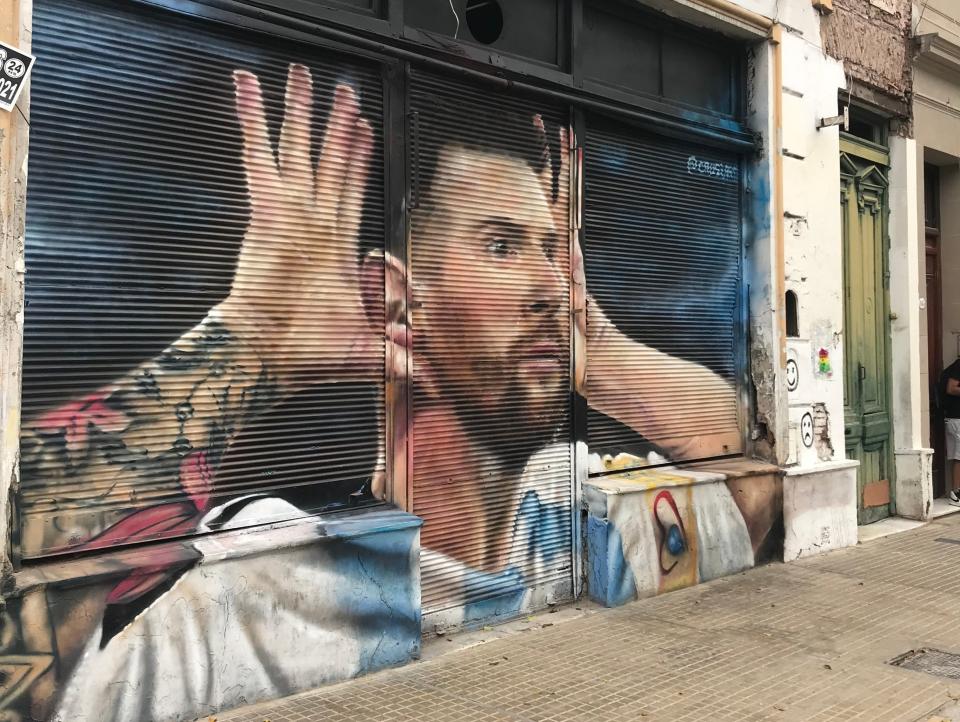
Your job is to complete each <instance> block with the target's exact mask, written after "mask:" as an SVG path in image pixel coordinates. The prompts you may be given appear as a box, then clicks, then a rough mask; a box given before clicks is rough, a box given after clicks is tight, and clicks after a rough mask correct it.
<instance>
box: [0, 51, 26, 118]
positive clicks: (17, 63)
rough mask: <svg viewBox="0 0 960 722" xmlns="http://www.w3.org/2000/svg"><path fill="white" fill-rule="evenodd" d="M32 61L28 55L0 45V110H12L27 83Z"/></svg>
mask: <svg viewBox="0 0 960 722" xmlns="http://www.w3.org/2000/svg"><path fill="white" fill-rule="evenodd" d="M33 60H34V58H33V56H32V55H30V54H29V53H25V52H23V51H22V50H17V49H16V48H14V47H11V46H9V45H4V44H2V43H0V109H2V110H13V106H14V104H15V103H16V102H17V98H19V97H20V91H21V90H23V86H24V84H25V83H26V82H27V77H28V76H29V74H30V69H31V68H32V67H33Z"/></svg>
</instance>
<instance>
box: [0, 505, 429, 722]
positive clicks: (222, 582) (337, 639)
mask: <svg viewBox="0 0 960 722" xmlns="http://www.w3.org/2000/svg"><path fill="white" fill-rule="evenodd" d="M255 503H259V504H270V503H273V504H276V503H283V502H279V500H274V499H268V498H264V499H261V500H258V501H256V502H255ZM251 506H252V505H251ZM261 512H262V510H256V509H254V510H252V511H250V514H254V515H256V514H260V513H261ZM243 514H244V512H242V511H241V512H240V513H239V514H237V516H236V517H234V519H235V520H236V524H237V526H236V527H235V528H234V529H233V530H232V531H227V532H224V533H221V534H214V535H210V536H204V537H199V538H195V539H193V540H189V541H184V542H173V543H169V544H163V545H157V546H155V547H151V548H150V549H149V550H148V551H139V552H118V553H116V554H114V555H105V556H100V557H96V558H91V559H87V560H77V561H73V562H63V563H60V564H45V565H41V566H38V567H34V568H31V569H29V570H26V571H25V572H23V573H20V574H18V579H17V581H18V587H19V588H18V589H17V590H16V592H15V593H14V594H13V595H11V596H10V597H8V598H7V599H6V602H7V608H6V612H7V614H8V615H14V616H15V617H16V618H18V627H19V629H18V630H16V632H15V634H16V635H17V639H18V645H17V646H15V647H13V648H8V649H7V650H5V653H4V654H3V655H0V669H5V670H7V669H9V670H12V669H14V668H16V671H17V679H15V680H13V681H14V685H13V688H12V692H13V693H14V694H13V697H8V698H7V699H6V700H4V702H5V704H6V705H7V707H6V708H7V709H8V710H10V711H12V712H14V713H18V714H20V717H15V718H16V719H20V718H21V717H22V718H23V719H50V720H57V721H58V722H146V720H188V719H195V718H198V717H206V716H207V715H212V714H214V713H215V712H217V711H218V710H222V709H229V708H232V707H236V706H240V705H244V704H250V703H253V702H256V701H260V700H267V699H272V698H276V697H280V696H285V695H289V694H292V693H295V692H299V691H302V690H306V689H310V688H313V687H317V686H319V685H322V684H327V683H330V682H335V681H340V680H344V679H349V678H352V677H355V676H357V675H359V674H363V673H366V672H370V671H374V670H377V669H382V668H384V667H387V666H392V665H396V664H400V663H403V662H406V661H409V660H410V659H412V658H415V657H417V656H418V655H419V651H420V639H421V629H420V626H421V625H420V566H419V531H420V524H421V522H420V519H418V518H417V517H414V516H412V515H410V514H406V513H403V512H399V511H394V510H364V511H358V512H356V513H353V514H348V515H344V516H338V517H330V518H317V517H312V518H307V519H301V520H298V521H296V522H290V523H286V524H279V525H274V526H273V527H270V528H266V529H264V528H260V529H249V528H246V529H244V528H243V525H244V519H243ZM259 518H262V516H260V517H259ZM158 574H159V575H160V579H161V580H162V582H161V583H160V584H159V585H156V586H149V585H152V584H154V582H155V581H156V579H157V577H156V575H158ZM145 588H146V589H149V590H150V591H148V592H145V593H142V594H141V593H139V591H138V590H141V589H145ZM38 645H39V646H38ZM40 652H45V654H41V653H40ZM8 686H9V685H8ZM4 691H6V692H8V693H10V692H11V690H10V689H6V690H5V689H4V686H3V685H0V692H4ZM3 696H5V695H0V699H2V698H3ZM0 716H2V715H0Z"/></svg>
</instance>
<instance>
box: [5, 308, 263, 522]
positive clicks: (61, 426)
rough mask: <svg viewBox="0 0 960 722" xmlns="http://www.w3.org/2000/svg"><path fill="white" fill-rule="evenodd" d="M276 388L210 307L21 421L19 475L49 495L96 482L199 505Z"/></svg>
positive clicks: (119, 491)
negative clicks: (141, 354)
mask: <svg viewBox="0 0 960 722" xmlns="http://www.w3.org/2000/svg"><path fill="white" fill-rule="evenodd" d="M280 395H281V390H280V387H279V385H278V384H277V382H276V378H275V376H274V375H273V374H272V373H271V371H270V369H268V368H267V367H266V366H265V365H264V363H263V361H262V360H261V358H260V357H259V356H258V355H257V354H256V353H255V352H253V350H252V349H251V348H250V347H249V346H248V345H247V344H245V343H244V342H243V341H242V339H241V338H240V337H238V336H237V335H236V334H234V333H232V332H231V330H230V328H229V327H228V326H227V325H226V324H225V323H224V322H223V320H222V319H221V318H220V317H219V314H218V313H217V311H216V310H214V311H211V313H210V314H209V315H208V316H207V318H206V319H205V320H204V321H203V322H202V323H201V324H200V325H198V326H197V327H196V328H194V329H193V330H191V331H189V332H188V333H186V334H185V335H184V336H182V337H181V338H180V339H178V340H177V341H176V342H175V343H174V344H173V345H171V346H170V347H169V348H167V349H166V350H165V351H163V352H162V353H161V354H160V355H158V356H157V357H155V358H153V359H151V360H149V361H147V362H145V363H143V364H141V365H140V366H139V367H137V368H136V369H134V370H133V371H132V372H130V373H129V374H128V375H126V376H124V377H122V378H120V379H118V380H117V381H116V382H115V383H113V384H111V385H109V386H107V387H104V388H102V389H100V390H98V391H97V392H94V393H93V394H90V395H88V396H86V397H85V398H83V399H81V400H79V401H74V402H72V403H70V404H67V405H66V406H63V407H61V408H58V409H55V410H53V411H51V412H48V413H46V414H44V415H43V416H40V417H39V418H35V419H32V420H27V421H25V422H24V424H23V429H22V436H21V469H22V472H23V476H24V479H29V480H31V482H30V483H31V485H33V484H34V483H37V482H39V483H41V484H43V486H44V487H45V491H46V494H47V496H48V498H50V497H52V498H54V499H57V500H58V501H69V495H70V490H71V489H77V490H82V494H83V495H84V496H85V498H88V499H89V497H90V495H91V491H92V490H96V491H95V492H94V493H95V495H96V496H98V497H99V498H101V499H102V500H103V501H109V502H110V503H111V504H113V503H114V502H116V503H117V504H118V505H120V506H125V505H128V506H129V507H131V508H136V507H140V506H142V505H143V503H144V502H145V501H147V499H149V500H150V501H151V502H152V503H163V502H164V501H172V500H174V499H177V498H182V495H181V492H183V491H185V492H186V493H187V494H188V495H189V497H190V499H191V500H192V501H193V503H194V504H195V505H196V506H197V508H198V509H200V510H202V509H203V508H205V507H206V506H207V504H208V503H209V500H210V495H211V494H212V492H213V491H214V479H215V476H216V474H217V472H218V470H219V468H220V463H221V460H222V457H223V454H224V451H225V450H226V448H227V447H228V445H229V444H230V442H231V440H232V439H233V438H234V437H235V436H236V434H237V433H238V432H239V431H240V430H241V429H242V428H243V427H244V426H245V425H246V424H247V423H248V421H249V420H250V419H251V418H253V417H254V416H256V415H257V414H260V413H262V412H263V411H264V410H266V409H268V408H269V407H270V406H272V405H273V404H275V403H276V402H277V401H278V400H279V398H280ZM61 491H62V493H59V492H61ZM64 495H66V498H64Z"/></svg>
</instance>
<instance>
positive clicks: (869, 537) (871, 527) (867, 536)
mask: <svg viewBox="0 0 960 722" xmlns="http://www.w3.org/2000/svg"><path fill="white" fill-rule="evenodd" d="M926 523H927V522H925V521H917V520H915V519H905V518H903V517H901V516H891V517H887V518H886V519H881V520H880V521H875V522H874V523H873V524H864V525H863V526H858V527H857V539H858V541H859V543H860V544H863V543H864V542H868V541H874V540H875V539H882V538H883V537H885V536H890V535H891V534H899V533H900V532H902V531H910V530H912V529H917V528H919V527H921V526H924V525H925V524H926Z"/></svg>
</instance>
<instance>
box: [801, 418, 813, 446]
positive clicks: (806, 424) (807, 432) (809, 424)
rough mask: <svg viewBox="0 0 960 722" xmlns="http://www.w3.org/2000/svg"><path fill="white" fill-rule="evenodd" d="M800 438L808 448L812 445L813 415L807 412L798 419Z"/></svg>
mask: <svg viewBox="0 0 960 722" xmlns="http://www.w3.org/2000/svg"><path fill="white" fill-rule="evenodd" d="M800 439H801V440H802V441H803V445H804V446H806V447H807V448H808V449H809V448H810V447H811V446H813V416H811V415H810V414H809V413H806V414H804V415H803V418H802V419H800Z"/></svg>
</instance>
